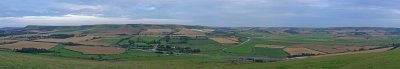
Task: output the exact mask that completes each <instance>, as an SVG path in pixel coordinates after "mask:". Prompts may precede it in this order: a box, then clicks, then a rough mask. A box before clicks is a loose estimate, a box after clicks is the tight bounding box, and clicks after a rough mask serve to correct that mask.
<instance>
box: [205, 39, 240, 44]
mask: <svg viewBox="0 0 400 69" xmlns="http://www.w3.org/2000/svg"><path fill="white" fill-rule="evenodd" d="M209 39H210V40H213V41H216V42H218V43H221V44H237V43H239V42H236V41H234V40H231V39H228V38H209Z"/></svg>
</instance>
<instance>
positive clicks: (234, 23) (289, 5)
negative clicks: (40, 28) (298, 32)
mask: <svg viewBox="0 0 400 69" xmlns="http://www.w3.org/2000/svg"><path fill="white" fill-rule="evenodd" d="M399 3H400V0H1V1H0V8H1V9H0V27H22V26H26V25H91V24H185V25H205V26H231V27H238V26H248V27H249V26H250V27H349V26H351V27H400V4H399Z"/></svg>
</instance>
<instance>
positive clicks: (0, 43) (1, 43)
mask: <svg viewBox="0 0 400 69" xmlns="http://www.w3.org/2000/svg"><path fill="white" fill-rule="evenodd" d="M13 43H17V42H16V41H13V42H0V45H4V44H13Z"/></svg>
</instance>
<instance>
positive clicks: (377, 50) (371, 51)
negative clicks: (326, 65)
mask: <svg viewBox="0 0 400 69" xmlns="http://www.w3.org/2000/svg"><path fill="white" fill-rule="evenodd" d="M392 48H394V47H388V48H382V49H374V50H367V51H357V52H347V53H337V54H327V55H319V56H311V58H318V57H327V56H338V55H350V54H360V53H373V52H384V51H388V50H390V49H392Z"/></svg>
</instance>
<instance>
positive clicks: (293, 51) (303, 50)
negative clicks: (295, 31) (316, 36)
mask: <svg viewBox="0 0 400 69" xmlns="http://www.w3.org/2000/svg"><path fill="white" fill-rule="evenodd" d="M283 50H284V51H286V52H287V53H289V54H290V55H302V54H316V55H322V54H326V53H323V52H319V51H315V50H311V49H307V48H285V49H283Z"/></svg>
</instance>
